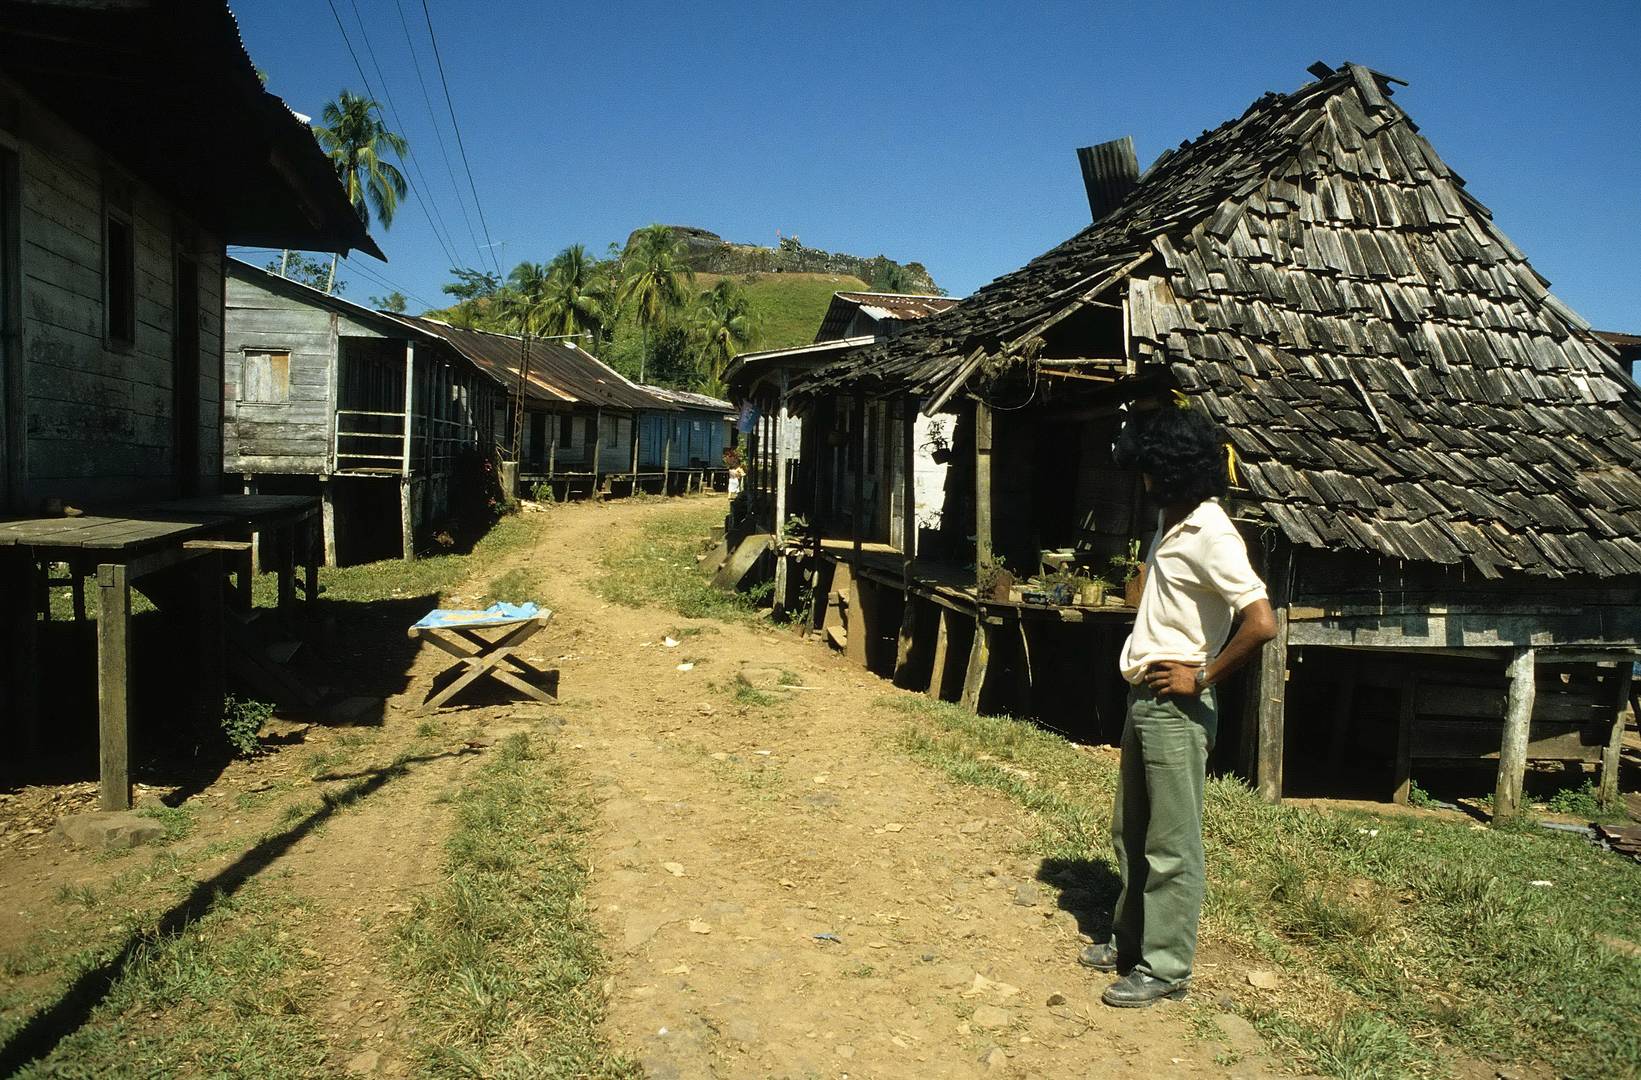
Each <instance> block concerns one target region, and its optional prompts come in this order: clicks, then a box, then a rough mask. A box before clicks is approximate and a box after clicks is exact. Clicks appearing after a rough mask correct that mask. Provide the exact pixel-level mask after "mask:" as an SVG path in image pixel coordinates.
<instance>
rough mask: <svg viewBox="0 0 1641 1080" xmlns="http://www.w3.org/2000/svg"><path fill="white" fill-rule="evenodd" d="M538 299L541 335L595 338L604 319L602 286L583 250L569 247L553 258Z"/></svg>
mask: <svg viewBox="0 0 1641 1080" xmlns="http://www.w3.org/2000/svg"><path fill="white" fill-rule="evenodd" d="M549 271H550V272H549V273H548V275H547V282H546V288H545V291H544V292H543V295H542V300H541V332H542V333H544V334H550V335H559V334H561V335H564V336H566V337H568V336H570V335H572V334H579V333H582V332H583V331H591V332H592V333H593V334H594V335H597V334H598V333H600V332H601V331H602V330H603V329H604V324H605V321H606V319H607V317H608V305H607V300H608V297H607V296H606V295H605V292H604V284H603V282H602V281H600V280H599V274H598V273H597V269H596V267H595V266H594V264H593V261H592V260H591V259H589V258H588V257H587V249H586V248H585V247H583V246H582V245H580V244H571V245H570V246H569V247H567V248H565V249H564V250H563V251H561V252H559V253H558V255H557V256H556V257H555V258H554V259H553V261H552V264H551V266H550V267H549Z"/></svg>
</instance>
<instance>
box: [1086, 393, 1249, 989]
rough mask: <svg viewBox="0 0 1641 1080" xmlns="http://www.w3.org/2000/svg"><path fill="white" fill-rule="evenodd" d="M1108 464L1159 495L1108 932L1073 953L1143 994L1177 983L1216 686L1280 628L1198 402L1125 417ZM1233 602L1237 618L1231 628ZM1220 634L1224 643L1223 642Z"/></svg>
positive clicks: (1116, 829) (1184, 961)
mask: <svg viewBox="0 0 1641 1080" xmlns="http://www.w3.org/2000/svg"><path fill="white" fill-rule="evenodd" d="M1116 451H1117V463H1118V465H1120V466H1121V467H1123V468H1128V469H1137V470H1138V471H1139V472H1140V474H1141V475H1142V477H1143V478H1144V481H1145V489H1146V491H1148V492H1150V494H1151V497H1152V499H1153V500H1154V501H1155V502H1157V503H1159V504H1161V506H1162V508H1163V509H1162V513H1161V514H1160V515H1159V518H1158V523H1157V532H1156V536H1155V537H1154V538H1153V539H1152V541H1151V549H1150V551H1149V552H1148V553H1147V555H1146V559H1145V565H1144V567H1143V568H1142V570H1141V573H1142V574H1143V589H1142V591H1141V595H1140V604H1139V610H1138V612H1137V613H1136V614H1135V618H1134V630H1133V633H1131V634H1130V635H1129V637H1128V641H1127V642H1126V644H1124V646H1123V652H1122V657H1121V660H1120V664H1121V668H1122V674H1123V678H1124V679H1126V680H1127V681H1128V683H1129V692H1128V716H1127V719H1126V720H1125V721H1124V723H1123V733H1122V765H1121V769H1120V772H1119V774H1118V779H1117V798H1116V806H1115V808H1114V809H1113V811H1112V816H1111V839H1112V847H1113V848H1114V849H1115V854H1116V859H1117V867H1118V870H1119V871H1120V872H1121V874H1122V893H1121V894H1120V895H1119V896H1118V897H1117V906H1116V909H1115V910H1114V912H1113V913H1112V933H1111V940H1110V941H1109V942H1107V943H1105V944H1100V945H1090V946H1089V947H1088V948H1086V949H1084V950H1083V952H1082V955H1081V957H1080V958H1079V959H1081V961H1082V962H1083V963H1084V964H1086V965H1088V966H1089V967H1092V968H1095V969H1096V970H1099V971H1113V972H1122V973H1124V974H1123V977H1122V978H1120V979H1118V980H1117V981H1116V982H1115V983H1113V984H1112V985H1111V986H1110V987H1108V988H1107V989H1106V991H1105V993H1104V995H1102V997H1101V1000H1102V1001H1104V1002H1105V1003H1106V1004H1107V1005H1113V1006H1117V1007H1119V1008H1136V1007H1144V1006H1147V1005H1150V1004H1152V1003H1154V1002H1156V1001H1157V1000H1158V999H1160V998H1165V997H1167V998H1178V997H1183V996H1185V991H1186V987H1187V984H1188V983H1189V981H1190V977H1191V965H1192V961H1193V960H1194V958H1195V956H1196V945H1197V921H1198V919H1199V917H1200V915H1201V912H1202V897H1203V890H1204V885H1205V879H1204V875H1203V857H1202V786H1203V778H1204V775H1205V773H1206V770H1207V762H1208V753H1209V751H1211V750H1212V749H1213V745H1214V735H1215V729H1216V727H1217V722H1218V718H1217V714H1216V710H1215V704H1214V694H1213V689H1212V688H1213V686H1214V685H1215V684H1216V683H1218V682H1219V681H1220V680H1222V679H1224V678H1225V677H1226V676H1227V675H1229V674H1230V673H1231V672H1233V671H1235V670H1236V669H1237V668H1239V667H1241V666H1242V664H1243V663H1245V662H1246V661H1247V660H1248V659H1249V658H1251V657H1252V656H1253V655H1254V654H1255V653H1257V652H1258V651H1259V647H1260V646H1261V645H1263V644H1264V643H1265V642H1267V641H1269V640H1270V639H1271V638H1273V637H1275V636H1276V618H1275V616H1274V615H1273V614H1272V613H1271V605H1270V601H1269V600H1268V599H1267V598H1266V594H1265V586H1264V584H1263V583H1262V582H1261V581H1260V580H1259V578H1258V577H1257V576H1256V575H1255V574H1254V571H1253V568H1252V566H1251V565H1250V564H1249V562H1248V549H1247V545H1246V544H1244V543H1243V540H1242V537H1241V535H1240V534H1239V533H1238V532H1237V531H1236V526H1235V525H1233V524H1231V519H1230V518H1229V517H1228V516H1227V515H1226V513H1225V511H1224V509H1222V508H1221V507H1220V505H1219V502H1218V501H1217V500H1218V497H1219V496H1222V495H1224V494H1225V492H1226V488H1227V467H1226V450H1225V446H1224V444H1223V442H1222V438H1221V435H1220V433H1219V431H1218V429H1217V428H1215V426H1214V424H1213V422H1212V421H1211V420H1209V419H1208V417H1207V415H1206V414H1204V413H1203V412H1202V411H1201V410H1199V409H1194V408H1189V407H1179V408H1170V407H1164V408H1161V409H1159V410H1157V411H1156V412H1154V413H1153V414H1151V416H1150V417H1149V418H1140V419H1137V420H1134V421H1131V422H1130V423H1129V424H1128V425H1127V426H1126V427H1125V428H1124V429H1123V432H1122V435H1121V437H1120V438H1119V439H1118V442H1117V447H1116ZM1237 614H1240V615H1241V616H1242V623H1241V626H1240V627H1239V628H1238V629H1237V631H1236V634H1235V636H1231V633H1230V631H1231V624H1232V622H1233V621H1234V619H1235V617H1236V615H1237ZM1227 637H1229V638H1230V640H1229V642H1227V641H1226V639H1227Z"/></svg>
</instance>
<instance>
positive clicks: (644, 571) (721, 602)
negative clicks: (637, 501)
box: [594, 504, 760, 622]
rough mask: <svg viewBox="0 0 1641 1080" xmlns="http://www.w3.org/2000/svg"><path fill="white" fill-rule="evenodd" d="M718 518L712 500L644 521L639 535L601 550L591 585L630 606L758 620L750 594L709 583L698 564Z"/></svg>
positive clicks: (719, 514)
mask: <svg viewBox="0 0 1641 1080" xmlns="http://www.w3.org/2000/svg"><path fill="white" fill-rule="evenodd" d="M722 521H723V510H722V508H721V506H719V505H716V504H713V505H707V506H701V507H694V508H691V509H690V510H689V511H688V512H686V513H679V514H666V515H664V516H658V517H655V518H652V519H651V520H649V521H646V522H644V525H643V528H642V529H641V530H640V531H639V534H638V536H637V537H635V538H633V539H632V540H630V541H628V542H627V543H625V544H622V545H619V546H617V547H614V548H611V549H610V550H608V551H606V552H605V553H604V557H603V560H602V563H603V573H602V575H601V576H600V577H599V579H598V580H597V581H596V582H594V587H595V588H596V589H597V591H598V593H599V595H601V596H603V597H604V598H605V599H606V600H610V601H612V602H614V603H617V604H625V605H626V606H628V607H643V606H645V605H650V604H653V605H655V606H657V607H664V608H669V609H671V610H672V611H676V612H677V613H678V614H680V615H685V616H688V617H690V618H711V619H720V620H723V621H725V622H754V621H757V620H758V619H759V618H760V615H759V613H758V608H757V605H756V604H755V603H754V602H753V601H752V599H751V598H750V597H748V596H746V595H744V594H742V593H732V592H725V591H723V590H722V589H715V588H713V587H712V584H711V582H710V581H709V580H708V579H707V578H706V577H704V576H703V575H702V574H701V571H700V568H699V566H698V565H697V564H696V561H695V554H696V552H698V551H700V549H701V543H702V541H704V540H705V539H706V538H707V536H708V535H709V534H710V533H711V531H712V528H713V527H714V526H715V525H719V524H721V523H722Z"/></svg>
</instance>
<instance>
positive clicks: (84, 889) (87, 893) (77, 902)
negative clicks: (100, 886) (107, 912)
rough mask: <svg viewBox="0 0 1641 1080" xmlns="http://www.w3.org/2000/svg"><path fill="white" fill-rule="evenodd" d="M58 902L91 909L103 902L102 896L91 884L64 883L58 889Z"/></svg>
mask: <svg viewBox="0 0 1641 1080" xmlns="http://www.w3.org/2000/svg"><path fill="white" fill-rule="evenodd" d="M57 902H58V903H59V904H62V905H63V906H65V907H70V906H72V907H79V908H83V909H84V910H86V911H90V910H91V909H92V908H94V907H96V906H97V905H98V904H100V903H102V896H101V894H99V893H98V892H97V890H96V889H95V888H93V887H92V886H90V885H64V886H63V887H62V888H60V889H58V890H57Z"/></svg>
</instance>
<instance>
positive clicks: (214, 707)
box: [190, 551, 228, 730]
mask: <svg viewBox="0 0 1641 1080" xmlns="http://www.w3.org/2000/svg"><path fill="white" fill-rule="evenodd" d="M222 566H223V553H222V552H220V551H212V552H210V553H208V554H206V555H205V556H203V557H202V558H201V559H200V560H199V561H198V562H196V563H195V564H194V565H193V566H192V567H190V569H191V570H193V572H194V618H195V637H194V640H195V649H196V652H195V655H196V657H197V659H198V663H199V678H198V682H197V684H196V686H197V690H198V701H199V705H198V710H197V711H198V714H199V719H200V721H201V722H202V723H204V724H206V725H214V724H216V723H218V722H220V721H221V719H222V699H223V696H224V694H225V693H226V692H227V687H226V678H227V671H228V659H227V652H226V644H225V641H226V637H225V635H226V632H225V630H224V628H223V620H224V614H225V605H224V603H223V595H222V594H223V588H222V584H223V582H222V577H223V572H222ZM205 730H209V727H207V728H206V729H205Z"/></svg>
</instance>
